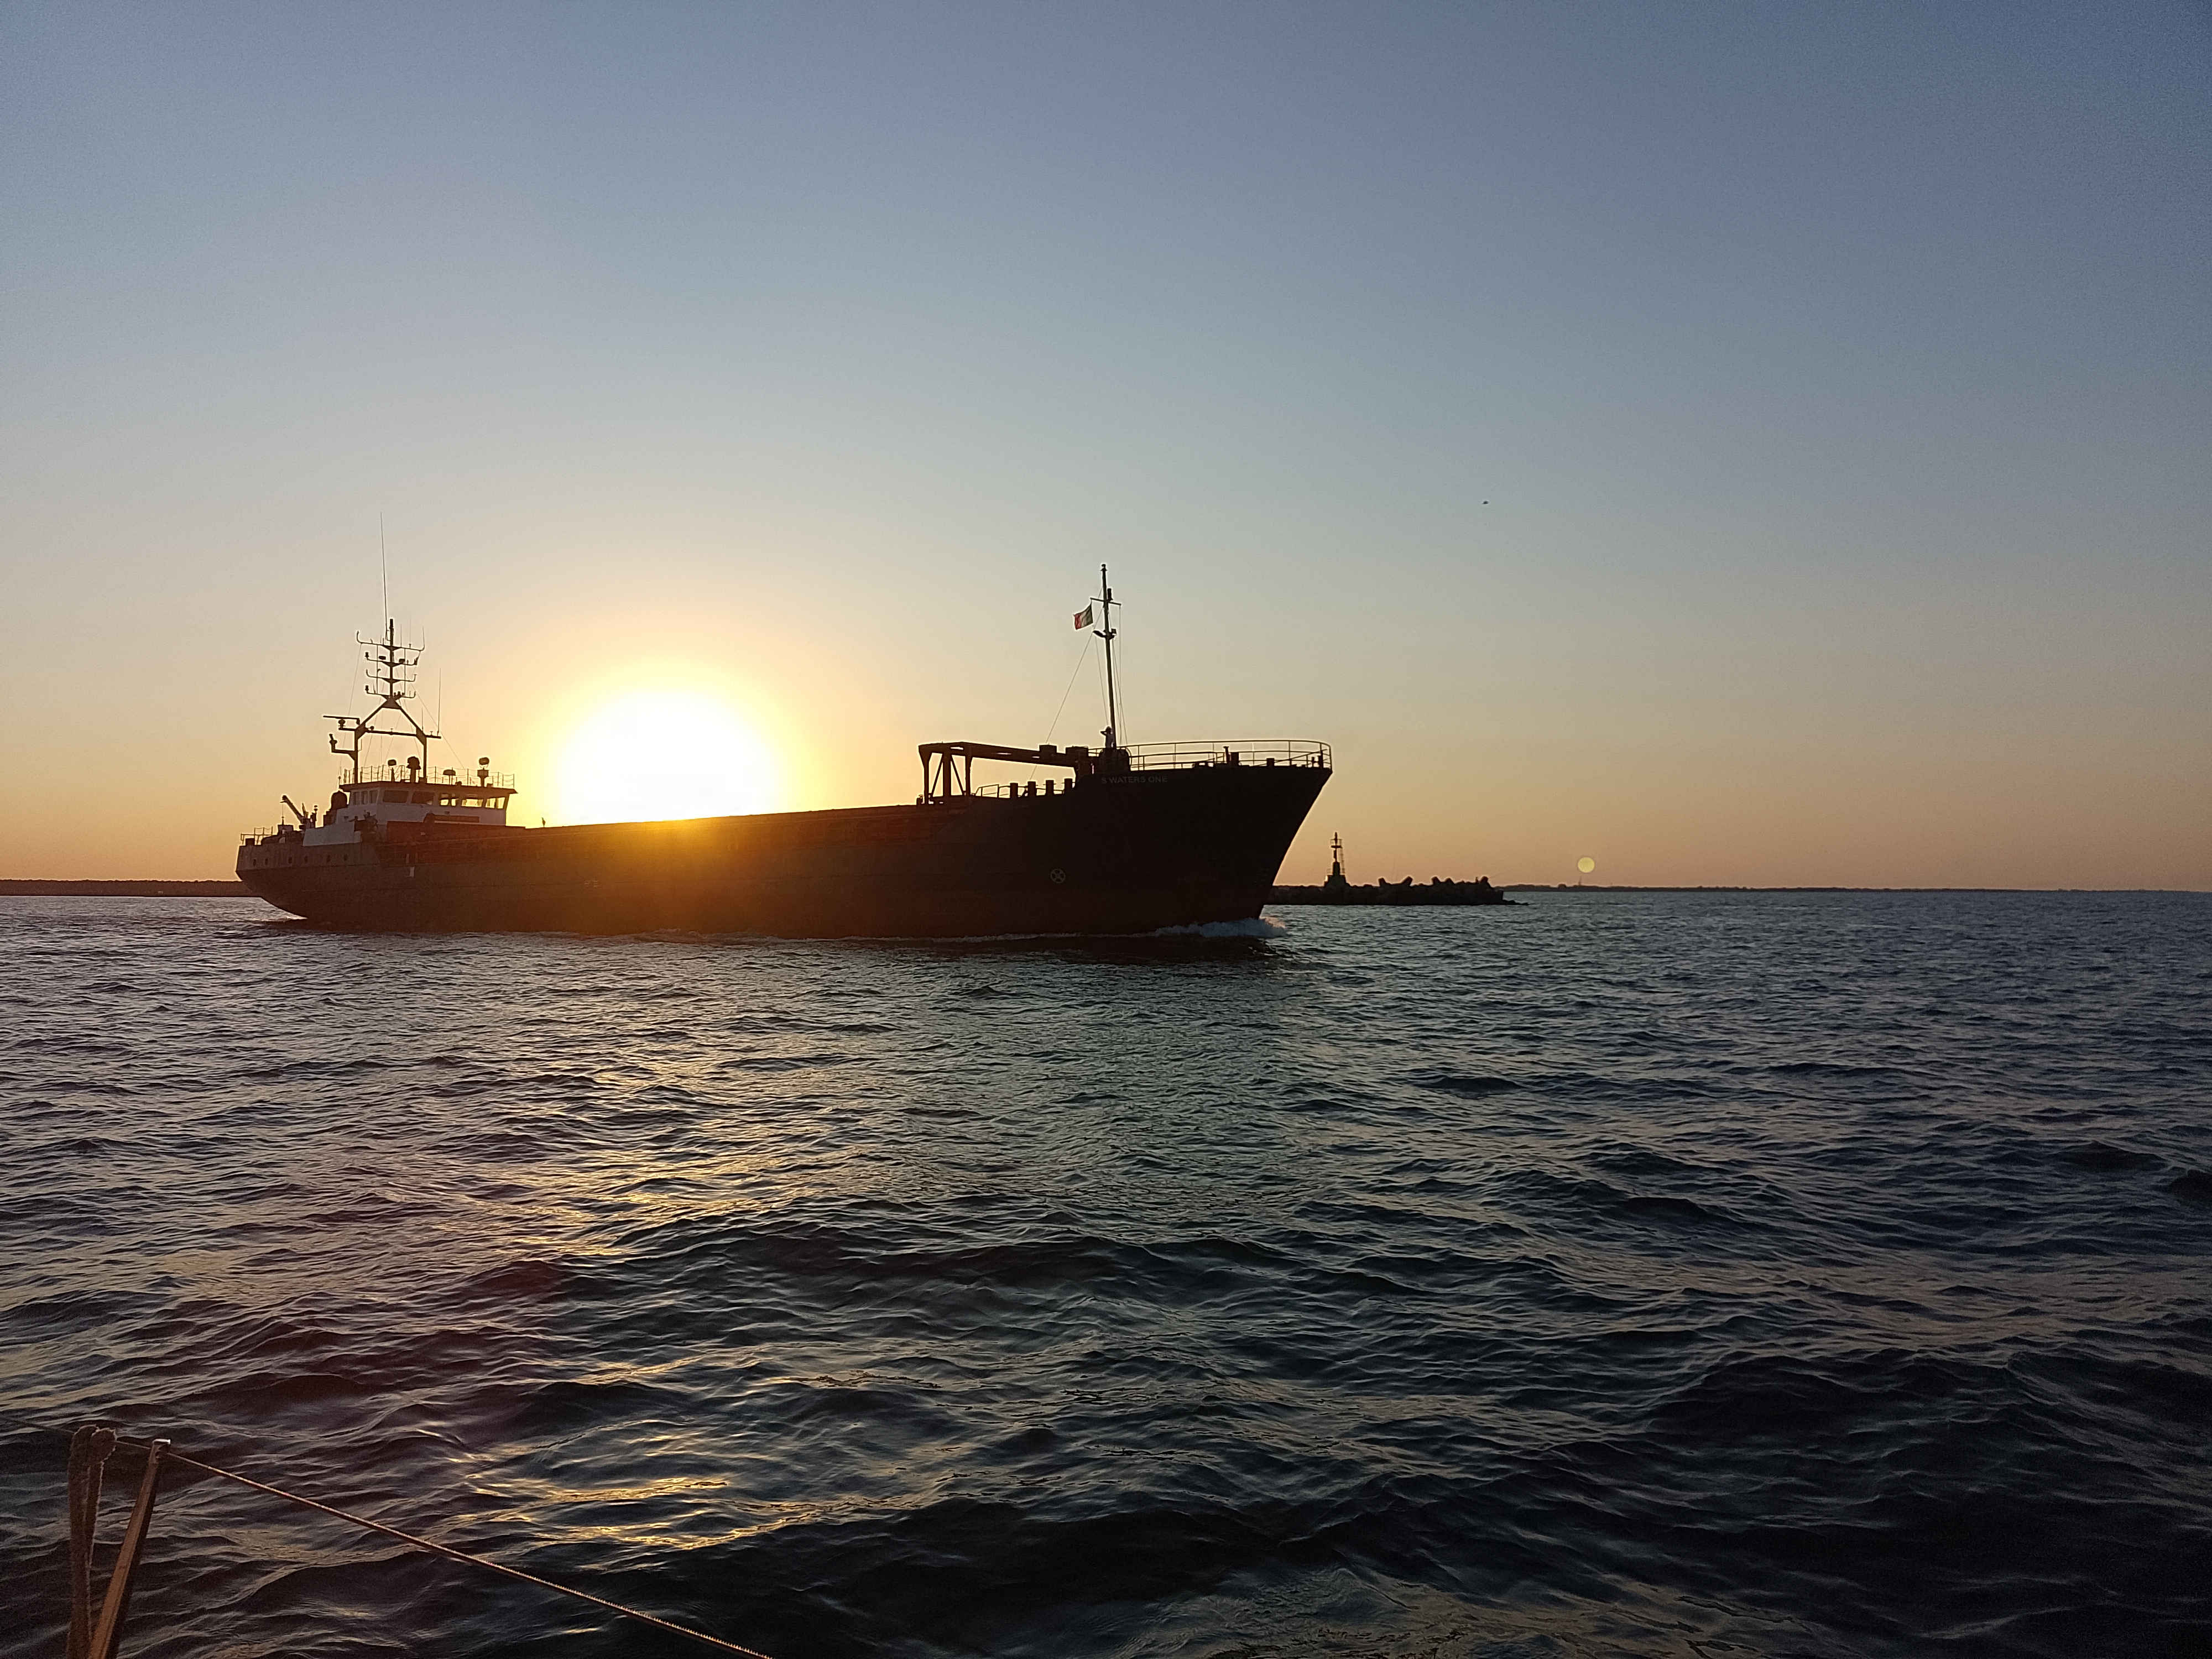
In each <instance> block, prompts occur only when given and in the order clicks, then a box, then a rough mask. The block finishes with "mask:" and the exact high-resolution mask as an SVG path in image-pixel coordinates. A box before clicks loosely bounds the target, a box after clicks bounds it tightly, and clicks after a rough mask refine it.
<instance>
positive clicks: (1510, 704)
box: [0, 0, 2212, 889]
mask: <svg viewBox="0 0 2212 1659" xmlns="http://www.w3.org/2000/svg"><path fill="white" fill-rule="evenodd" d="M2208 255H2212V14H2208V12H2207V11H2206V9H2204V8H2203V6H2202V5H2197V4H2191V3H2185V0H2172V3H2142V4H2137V3H2130V0H2112V3H2106V4H2100V5H2097V6H2081V5H2077V4H2063V5H2061V4H2040V3H2034V0H2028V3H2003V4H1996V3H1991V4H1979V5H1977V4H1969V3H1957V4H1949V5H1944V6H1936V7H1929V6H1907V5H1886V4H1881V3H1863V4H1853V5H1781V4H1773V5H1752V4H1713V5H1701V4H1695V3H1691V4H1684V5H1680V6H1651V5H1648V4H1606V3H1587V4H1579V3H1568V4H1560V3H1541V4H1536V3H1531V4H1501V5H1494V6H1486V5H1479V4H1462V5H1452V6H1426V5H1389V4H1376V3H1371V0H1370V3H1360V4H1348V5H1342V6H1334V5H1297V4H1268V5H1242V4H1234V3H1218V4H1211V5H1206V6H1200V7H1192V6H1188V5H1173V6H1170V5H1158V6H1147V5H1136V4H1121V5H1113V6H1093V7H1082V8H1079V7H1039V6H1034V5H1006V6H994V5H939V4H926V3H906V4H898V5H890V4H837V3H814V4H808V5H803V6H790V7H782V6H775V5H732V4H726V3H715V4H702V5H684V4H676V3H663V4H649V5H637V4H605V5H588V4H557V3H544V4H530V5H524V4H477V5H471V4H459V5H455V4H451V3H441V4H436V5H421V6H410V5H407V4H402V3H385V4H380V5H378V6H374V7H335V6H315V7H302V6H298V5H294V4H289V3H287V4H268V5H222V4H196V5H185V6H170V7H150V6H128V7H106V6H100V5H96V4H85V3H72V4H67V5H45V4H26V3H13V0H10V3H5V4H0V293H4V300H0V423H3V424H4V441H0V630H4V641H0V643H3V644H4V651H0V708H4V709H5V711H6V719H5V720H4V721H0V876H8V877H52V878H70V877H85V878H93V877H115V878H129V877H147V878H156V877H159V878H189V877H210V876H220V875H223V874H227V873H228V870H229V868H230V865H231V860H232V859H233V856H234V848H235V845H236V841H237V836H238V834H239V833H240V831H242V830H245V829H252V828H254V827H256V826H259V825H265V824H269V823H274V822H276V820H277V818H278V817H279V815H280V809H279V807H278V805H277V796H278V794H279V793H280V792H284V793H290V794H291V795H292V796H293V797H294V798H295V799H301V800H310V799H319V798H320V796H321V795H322V794H323V793H326V792H327V790H328V789H329V787H330V785H331V781H333V779H334V777H335V770H334V767H335V763H334V762H333V760H332V757H331V756H330V755H329V754H328V752H327V750H325V747H324V738H323V736H322V733H323V732H325V731H326V730H328V727H327V725H326V724H325V722H323V721H322V720H321V718H320V717H321V716H323V715H325V714H332V713H342V712H347V711H348V710H349V709H350V710H353V711H355V712H358V711H359V710H360V709H361V708H362V700H361V698H360V696H359V695H358V679H357V670H358V669H359V667H360V663H359V647H357V646H356V645H355V644H354V642H353V641H354V635H355V634H356V631H369V630H373V629H374V628H375V627H376V626H377V624H378V623H379V620H380V614H381V611H382V604H383V602H382V599H381V597H380V596H381V592H382V583H383V582H384V580H385V579H386V578H385V574H384V573H383V572H382V571H380V541H381V544H382V547H383V550H384V551H383V564H384V570H385V571H388V580H389V588H390V595H391V608H392V611H393V612H394V613H395V614H396V615H397V616H398V618H399V620H400V623H401V624H402V626H403V628H404V629H406V630H407V631H408V632H409V633H410V635H411V636H412V637H414V638H416V639H419V640H421V641H423V642H424V644H425V645H426V646H427V647H428V655H427V656H426V658H425V659H424V663H423V669H422V702H421V706H422V708H423V712H424V714H425V718H426V719H429V720H436V721H438V722H440V723H441V726H442V729H443V730H444V731H445V732H447V733H448V734H449V736H450V737H451V738H452V739H453V743H452V745H451V747H450V750H447V758H446V759H444V760H442V761H441V763H446V764H450V763H453V760H454V759H455V758H458V759H459V760H461V761H465V762H472V761H473V759H474V758H475V757H476V756H477V754H478V753H489V754H490V755H491V756H493V757H494V758H495V765H496V766H497V767H498V768H499V769H501V770H511V771H513V772H514V773H515V774H516V775H517V776H518V781H519V782H520V787H521V788H522V791H523V793H522V795H521V796H520V797H519V798H518V801H517V816H518V817H520V818H521V819H523V820H525V821H528V822H536V821H537V820H538V818H540V817H546V818H550V819H551V820H552V821H555V822H558V821H561V819H562V817H563V816H564V813H565V811H566V809H567V808H568V807H569V806H570V805H573V802H572V801H571V800H569V799H564V797H563V796H562V794H561V793H560V792H559V790H558V788H557V787H556V780H557V779H559V778H560V777H562V775H563V773H562V768H563V765H564V763H566V764H568V766H569V768H570V769H571V771H573V769H574V760H575V754H576V750H574V741H573V739H574V734H575V733H577V732H580V731H583V730H586V728H592V729H601V730H604V729H606V728H607V721H608V720H610V719H611V718H613V717H612V716H611V715H610V714H609V712H608V711H609V710H610V709H611V708H635V707H636V706H637V700H638V699H639V698H640V697H649V696H655V695H666V696H674V697H678V698H688V699H690V700H691V701H692V702H693V704H695V705H696V704H697V703H699V702H701V701H702V700H703V701H704V702H708V703H710V704H712V705H714V707H717V708H721V709H723V710H725V711H726V712H727V713H728V714H729V715H730V718H731V720H732V721H734V723H735V725H736V726H737V727H738V728H741V729H743V730H744V731H747V732H750V733H751V734H753V736H754V738H756V739H757V744H758V745H759V747H760V748H761V749H762V750H763V751H764V752H765V753H767V754H768V755H769V756H771V757H773V763H772V765H771V766H769V769H768V770H767V771H765V772H763V779H764V780H766V781H765V782H764V783H763V788H764V790H765V791H766V793H765V794H764V795H763V799H765V800H772V804H775V805H784V806H790V807H811V806H828V805H864V804H872V803H878V802H885V801H896V800H901V799H911V798H912V797H913V795H914V793H915V791H916V789H917V788H918V787H919V783H918V780H919V763H918V762H917V761H916V759H915V744H917V743H919V742H922V741H925V740H930V739H936V738H978V739H981V740H984V741H989V742H1000V743H1016V744H1032V743H1036V742H1039V741H1042V740H1046V739H1047V738H1052V739H1053V740H1056V741H1058V742H1061V743H1068V742H1084V741H1090V742H1094V743H1095V742H1096V741H1097V735H1096V734H1097V728H1098V727H1099V726H1101V725H1103V715H1102V714H1101V713H1100V711H1099V705H1098V696H1097V687H1096V684H1095V677H1096V667H1097V664H1096V659H1095V655H1094V656H1093V657H1091V658H1089V659H1086V658H1085V656H1084V655H1083V653H1084V650H1085V638H1084V636H1083V635H1080V634H1079V633H1077V632H1076V631H1075V630H1074V629H1073V627H1072V626H1071V616H1072V613H1073V611H1075V610H1077V609H1078V608H1079V606H1080V605H1082V603H1083V601H1084V600H1085V598H1086V597H1088V596H1089V595H1090V594H1091V593H1092V592H1095V589H1096V583H1097V566H1098V565H1099V563H1100V562H1102V561H1103V562H1109V564H1110V565H1111V567H1112V571H1113V581H1114V585H1115V588H1116V590H1117V592H1118V593H1119V596H1120V597H1121V599H1123V600H1124V601H1125V603H1126V610H1125V611H1124V612H1123V613H1122V615H1121V623H1122V626H1123V627H1124V629H1125V630H1126V631H1125V633H1124V635H1123V637H1122V640H1121V658H1120V660H1119V662H1118V664H1117V666H1118V668H1119V670H1120V679H1121V689H1122V690H1123V692H1124V697H1125V707H1124V714H1123V721H1122V726H1123V735H1124V736H1125V737H1126V738H1127V739H1129V740H1131V741H1134V742H1139V743H1143V742H1157V741H1167V740H1171V739H1207V738H1265V737H1297V738H1321V739H1324V740H1327V741H1328V742H1329V743H1331V744H1333V745H1334V752H1335V760H1336V768H1337V770H1336V775H1335V777H1334V779H1333V780H1332V781H1331V782H1330V783H1329V785H1328V788H1327V790H1326V791H1325V792H1324V793H1323V795H1322V799H1321V801H1320V803H1319V805H1317V806H1316V810H1315V813H1314V815H1313V817H1311V818H1310V820H1309V821H1308V823H1307V825H1306V828H1305V830H1304V833H1303V834H1302V835H1301V836H1300V838H1299V840H1298V842H1297V844H1296V845H1295V846H1294V847H1293V848H1292V850H1291V856H1290V859H1289V860H1288V861H1287V863H1286V865H1285V879H1305V880H1313V879H1318V878H1319V877H1320V876H1321V874H1322V873H1323V872H1325V870H1326V868H1327V863H1328V838H1329V836H1330V835H1331V834H1332V833H1333V832H1340V833H1341V834H1342V836H1343V837H1344V840H1345V842H1346V848H1347V863H1348V865H1349V866H1350V872H1351V874H1352V877H1353V878H1354V879H1355V880H1370V879H1372V878H1376V877H1377V876H1384V877H1389V878H1398V877H1402V876H1407V875H1412V876H1415V877H1417V878H1421V879H1426V878H1428V877H1430V876H1431V875H1439V874H1440V875H1446V876H1455V877H1462V878H1472V877H1474V876H1476V875H1483V874H1486V875H1489V876H1491V877H1492V878H1493V879H1495V880H1498V881H1562V880H1572V879H1574V878H1575V875H1576V863H1577V860H1579V859H1581V858H1583V857H1589V858H1592V859H1594V860H1595V862H1596V872H1595V874H1594V875H1593V876H1592V877H1591V878H1590V879H1592V880H1594V881H1599V882H1617V883H1623V884H1754V885H1756V884H1776V885H1792V884H1845V885H1879V886H1924V885H1946V886H1948V885H1956V886H2027V887H2130V888H2133V887H2148V888H2193V889H2205V888H2212V258H2208ZM1071 687H1072V688H1073V690H1070V688H1071ZM1063 698H1065V700H1066V701H1065V703H1064V704H1063ZM1055 711H1058V712H1057V713H1056V712H1055ZM594 722H597V723H598V725H597V726H596V727H594Z"/></svg>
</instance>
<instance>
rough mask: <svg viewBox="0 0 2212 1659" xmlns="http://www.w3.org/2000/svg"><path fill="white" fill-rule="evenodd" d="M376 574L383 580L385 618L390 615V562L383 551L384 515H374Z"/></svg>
mask: <svg viewBox="0 0 2212 1659" xmlns="http://www.w3.org/2000/svg"><path fill="white" fill-rule="evenodd" d="M376 573H377V574H378V575H380V576H381V577H382V578H383V579H384V605H383V611H384V614H385V617H386V618H387V619H389V618H390V617H391V615H392V561H391V559H390V558H389V557H388V556H386V553H385V550H384V514H382V513H378V514H377V515H376Z"/></svg>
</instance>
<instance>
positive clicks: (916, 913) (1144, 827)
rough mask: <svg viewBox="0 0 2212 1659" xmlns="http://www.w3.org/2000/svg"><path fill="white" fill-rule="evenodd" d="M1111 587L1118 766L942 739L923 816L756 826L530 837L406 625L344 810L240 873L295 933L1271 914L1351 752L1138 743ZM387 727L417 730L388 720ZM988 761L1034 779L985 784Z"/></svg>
mask: <svg viewBox="0 0 2212 1659" xmlns="http://www.w3.org/2000/svg"><path fill="white" fill-rule="evenodd" d="M1105 574H1106V573H1105V571H1104V570H1103V568H1102V569H1101V570H1100V572H1099V578H1100V584H1101V593H1100V597H1099V598H1098V599H1095V600H1093V601H1092V603H1091V607H1090V608H1088V609H1086V610H1085V611H1080V612H1079V613H1077V616H1076V619H1075V620H1076V625H1077V627H1079V628H1090V629H1094V631H1095V632H1096V634H1097V637H1098V638H1100V639H1102V640H1103V641H1105V644H1106V652H1107V659H1106V661H1107V724H1106V728H1105V731H1104V732H1103V736H1104V738H1105V742H1104V744H1103V746H1102V747H1100V748H1099V749H1097V750H1095V751H1093V750H1091V749H1090V748H1088V747H1086V746H1084V745H1074V746H1070V747H1066V748H1059V747H1054V745H1052V744H1040V745H1039V746H1037V747H1036V748H1034V749H1023V748H1012V747H1008V746H1006V745H1004V744H987V743H966V742H949V743H926V744H921V746H920V755H921V773H922V778H921V782H922V787H921V794H920V795H919V796H918V797H916V799H915V801H914V803H913V805H896V806H869V807H855V808H847V809H838V810H831V811H808V812H763V813H755V814H748V815H745V816H743V817H712V818H686V819H677V820H670V821H662V822H653V823H592V824H573V825H564V826H560V827H557V828H553V829H543V828H541V829H525V828H521V827H519V826H516V825H513V824H509V823H507V806H508V803H509V801H510V799H512V797H513V793H514V789H513V780H512V779H510V778H508V777H506V776H503V775H495V774H494V773H493V772H492V771H491V769H490V762H489V758H488V757H478V760H477V766H476V767H475V769H473V771H472V772H467V773H464V772H459V771H456V770H455V769H452V768H447V769H444V770H442V771H439V772H434V771H433V770H432V769H431V766H430V744H431V743H432V742H433V741H435V740H437V739H438V733H436V732H431V731H429V730H428V729H426V728H425V727H424V726H422V725H421V724H420V723H419V722H418V721H416V719H415V717H414V715H413V714H412V713H411V712H410V711H409V709H408V708H407V706H406V705H407V703H408V702H409V701H410V698H411V697H412V696H413V691H412V686H413V683H414V675H415V670H416V664H417V663H418V662H419V661H420V659H421V653H420V651H419V649H417V648H416V647H412V646H408V645H404V644H402V643H401V642H400V641H399V636H398V629H397V628H396V626H395V625H393V624H392V623H389V622H387V623H386V626H385V630H384V633H383V635H381V636H380V637H379V638H376V639H371V640H364V641H362V643H363V644H365V645H367V646H368V647H369V651H368V661H369V663H370V665H371V666H370V678H369V684H368V692H369V695H370V696H373V697H375V698H377V699H378V702H377V706H376V708H374V710H373V711H372V712H371V713H370V714H368V716H367V717H365V718H355V717H351V716H345V715H331V716H330V717H329V718H330V719H331V720H334V721H335V722H336V723H337V727H338V730H337V733H335V734H333V735H332V736H331V750H332V752H334V753H336V754H337V755H340V756H342V757H345V759H346V762H347V765H346V767H345V769H344V770H343V773H342V775H341V776H340V778H339V780H338V786H337V789H336V790H335V791H334V792H333V793H331V798H330V804H329V805H328V807H327V808H326V809H324V808H301V807H300V806H297V805H295V804H294V803H293V802H292V800H291V799H290V798H289V796H287V797H285V798H284V805H285V806H286V807H287V808H288V809H289V811H290V812H291V814H292V817H293V819H294V820H295V821H294V822H292V823H287V824H285V825H284V826H283V827H282V828H280V829H272V830H264V831H256V832H254V833H253V834H251V835H248V836H245V837H244V838H243V842H244V844H243V845H242V846H240V848H239V854H238V877H239V879H240V881H242V882H244V883H245V884H246V886H247V887H248V888H250V889H251V890H252V891H254V892H255V893H258V895H260V896H262V897H263V898H264V899H267V900H268V901H269V902H270V903H271V904H274V905H276V906H277V907H279V908H282V909H285V910H289V911H290V912H291V913H292V914H293V915H297V916H301V917H303V918H305V919H306V920H307V921H311V922H315V923H319V924H320V925H322V926H325V927H346V928H372V929H402V930H429V931H454V930H492V931H506V930H545V931H553V930H558V931H568V932H576V933H639V932H649V931H653V930H658V929H677V930H688V931H696V932H702V933H765V934H774V935H781V936H784V937H788V938H803V939H822V938H840V937H883V938H939V939H941V938H962V937H981V936H988V935H994V934H1021V933H1032V934H1034V933H1152V932H1156V931H1158V930H1160V929H1164V928H1171V927H1202V926H1205V925H1207V924H1210V923H1223V922H1236V921H1247V920H1249V919H1252V918H1254V917H1256V916H1257V915H1259V914H1260V908H1261V905H1263V904H1264V903H1266V902H1267V899H1268V896H1269V894H1270V891H1271V890H1272V887H1273V882H1274V878H1275V874H1276V872H1277V871H1278V870H1279V868H1280V867H1281V865H1282V860H1283V855H1284V854H1285V852H1287V851H1288V850H1289V848H1290V844H1291V837H1292V836H1295V835H1296V834H1297V829H1298V826H1299V825H1300V824H1301V823H1304V820H1305V816H1306V813H1307V811H1308V810H1309V809H1310V807H1311V806H1312V805H1313V803H1314V799H1315V798H1316V796H1317V795H1318V794H1319V793H1321V789H1322V785H1323V784H1325V783H1326V782H1328V778H1329V775H1330V770H1331V757H1330V753H1329V750H1328V745H1327V744H1322V743H1314V742H1305V741H1297V740H1283V739H1272V740H1265V741H1259V742H1230V743H1207V744H1144V745H1136V746H1130V745H1125V744H1122V743H1121V742H1120V741H1119V733H1118V732H1117V730H1116V713H1117V711H1116V708H1115V690H1114V682H1113V648H1114V641H1115V637H1116V630H1115V628H1114V625H1113V607H1114V605H1115V604H1116V603H1117V601H1115V599H1114V597H1113V590H1112V589H1111V588H1110V587H1108V586H1105V585H1104V584H1105ZM386 714H392V715H393V716H394V717H395V722H398V721H404V728H402V727H400V726H398V725H397V724H396V723H395V724H394V725H393V726H378V725H377V721H378V720H380V719H381V718H382V717H383V716H385V715H386ZM341 736H343V737H344V738H347V740H348V741H347V743H346V744H343V745H342V744H340V743H339V741H338V738H339V737H341ZM368 738H388V739H398V740H399V741H400V742H402V743H404V744H412V745H415V746H416V748H417V749H418V750H419V752H418V753H416V754H412V755H409V756H407V757H406V759H405V765H404V769H403V767H402V765H401V763H400V762H399V761H398V760H397V759H393V760H388V761H386V762H384V763H382V766H381V769H379V767H378V766H377V765H375V764H374V763H368V764H365V763H363V760H362V752H361V751H362V743H363V741H364V739H368ZM979 761H981V762H984V763H989V764H994V765H1005V766H1009V767H1012V768H1017V769H1022V770H1023V771H1026V772H1027V773H1028V774H1029V775H1028V776H1022V775H1016V776H1015V777H1014V778H1012V780H1009V781H1000V782H986V783H982V784H978V783H977V782H976V781H975V764H976V763H977V762H979ZM1038 773H1042V774H1043V776H1042V779H1040V778H1039V777H1038V776H1037V775H1036V774H1038ZM1040 786H1041V787H1040Z"/></svg>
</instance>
